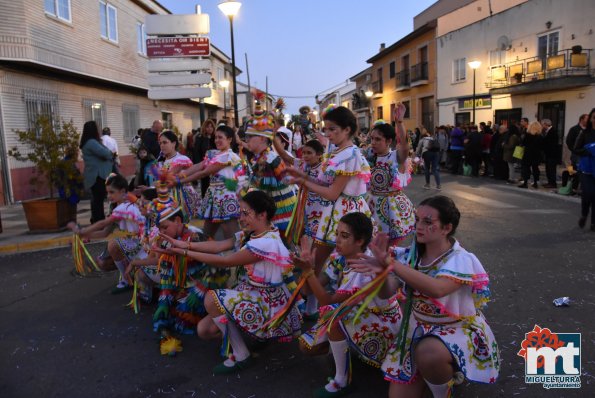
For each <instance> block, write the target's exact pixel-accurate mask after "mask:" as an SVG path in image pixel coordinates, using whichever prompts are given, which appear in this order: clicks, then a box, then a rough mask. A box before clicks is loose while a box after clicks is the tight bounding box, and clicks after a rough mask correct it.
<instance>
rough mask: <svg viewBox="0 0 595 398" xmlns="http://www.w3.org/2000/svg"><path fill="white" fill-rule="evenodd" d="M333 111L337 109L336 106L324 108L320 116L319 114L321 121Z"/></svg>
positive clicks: (331, 105)
mask: <svg viewBox="0 0 595 398" xmlns="http://www.w3.org/2000/svg"><path fill="white" fill-rule="evenodd" d="M335 109H337V105H336V104H330V105H329V106H327V107H326V108H324V109H323V110H322V114H321V116H322V119H325V118H326V115H328V114H329V112H332V111H334V110H335Z"/></svg>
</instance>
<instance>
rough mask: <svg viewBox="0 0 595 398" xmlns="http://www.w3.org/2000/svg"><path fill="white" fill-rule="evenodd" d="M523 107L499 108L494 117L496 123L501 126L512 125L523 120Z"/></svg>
mask: <svg viewBox="0 0 595 398" xmlns="http://www.w3.org/2000/svg"><path fill="white" fill-rule="evenodd" d="M522 117H523V108H512V109H498V110H497V111H496V115H495V117H494V123H496V124H497V125H499V126H502V125H504V126H512V125H513V124H517V123H520V122H521V118H522Z"/></svg>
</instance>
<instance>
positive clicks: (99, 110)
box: [83, 99, 106, 131]
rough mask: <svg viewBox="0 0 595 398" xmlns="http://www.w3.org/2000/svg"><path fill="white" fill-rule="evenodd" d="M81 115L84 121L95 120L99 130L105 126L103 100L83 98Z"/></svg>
mask: <svg viewBox="0 0 595 398" xmlns="http://www.w3.org/2000/svg"><path fill="white" fill-rule="evenodd" d="M83 116H84V118H85V122H88V121H89V120H95V122H96V123H97V127H99V131H101V130H102V129H103V127H104V126H106V116H105V101H99V100H93V99H85V100H83Z"/></svg>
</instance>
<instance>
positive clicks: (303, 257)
mask: <svg viewBox="0 0 595 398" xmlns="http://www.w3.org/2000/svg"><path fill="white" fill-rule="evenodd" d="M315 258H316V249H314V248H312V244H311V242H310V239H309V238H308V237H307V236H302V238H301V239H300V255H299V256H298V255H297V254H294V253H292V254H291V259H292V260H293V265H295V266H296V267H298V268H301V269H302V270H304V271H308V270H311V269H313V268H314V259H315Z"/></svg>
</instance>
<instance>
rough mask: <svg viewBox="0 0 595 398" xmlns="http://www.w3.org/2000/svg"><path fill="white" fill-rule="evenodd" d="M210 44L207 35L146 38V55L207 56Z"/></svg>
mask: <svg viewBox="0 0 595 398" xmlns="http://www.w3.org/2000/svg"><path fill="white" fill-rule="evenodd" d="M210 54H211V45H210V41H209V38H208V37H158V38H156V39H147V56H148V57H155V58H166V57H176V58H177V57H203V56H206V57H208V56H209V55H210Z"/></svg>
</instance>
